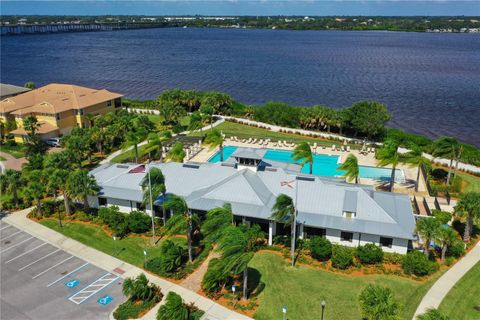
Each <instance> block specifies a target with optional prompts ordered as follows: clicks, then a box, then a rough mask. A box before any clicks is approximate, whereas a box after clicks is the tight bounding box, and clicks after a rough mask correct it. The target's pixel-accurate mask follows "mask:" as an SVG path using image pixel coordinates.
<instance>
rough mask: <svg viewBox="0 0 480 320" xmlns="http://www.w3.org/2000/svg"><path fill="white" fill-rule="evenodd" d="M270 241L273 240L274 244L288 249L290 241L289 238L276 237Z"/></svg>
mask: <svg viewBox="0 0 480 320" xmlns="http://www.w3.org/2000/svg"><path fill="white" fill-rule="evenodd" d="M272 240H273V243H274V244H279V245H283V246H285V247H290V243H291V241H290V237H289V236H281V235H277V236H274V237H273V239H272Z"/></svg>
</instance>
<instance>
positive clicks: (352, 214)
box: [343, 211, 357, 219]
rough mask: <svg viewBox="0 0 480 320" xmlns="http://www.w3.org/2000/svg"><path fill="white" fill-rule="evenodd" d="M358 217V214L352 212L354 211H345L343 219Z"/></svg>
mask: <svg viewBox="0 0 480 320" xmlns="http://www.w3.org/2000/svg"><path fill="white" fill-rule="evenodd" d="M356 215H357V213H356V212H352V211H343V217H344V218H349V219H351V218H355V216H356Z"/></svg>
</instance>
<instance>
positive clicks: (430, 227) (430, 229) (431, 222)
mask: <svg viewBox="0 0 480 320" xmlns="http://www.w3.org/2000/svg"><path fill="white" fill-rule="evenodd" d="M440 228H441V224H440V222H439V221H438V220H437V219H435V218H422V219H419V220H418V221H417V227H416V231H417V233H418V234H419V235H420V237H421V238H422V239H423V244H424V247H423V251H424V253H425V255H426V256H427V257H428V256H429V254H430V242H431V240H432V239H434V238H435V237H436V236H437V235H438V231H439V230H440Z"/></svg>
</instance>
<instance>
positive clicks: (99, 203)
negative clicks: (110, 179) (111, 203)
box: [98, 197, 107, 206]
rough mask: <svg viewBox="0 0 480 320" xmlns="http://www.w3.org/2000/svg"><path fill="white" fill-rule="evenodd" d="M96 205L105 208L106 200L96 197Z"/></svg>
mask: <svg viewBox="0 0 480 320" xmlns="http://www.w3.org/2000/svg"><path fill="white" fill-rule="evenodd" d="M98 205H99V206H106V205H107V198H101V197H98Z"/></svg>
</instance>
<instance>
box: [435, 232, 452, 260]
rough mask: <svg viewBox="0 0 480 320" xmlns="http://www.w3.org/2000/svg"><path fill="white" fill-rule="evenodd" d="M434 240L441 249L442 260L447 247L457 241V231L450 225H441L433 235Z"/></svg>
mask: <svg viewBox="0 0 480 320" xmlns="http://www.w3.org/2000/svg"><path fill="white" fill-rule="evenodd" d="M434 238H435V241H437V242H438V243H439V244H440V248H441V250H442V258H441V259H442V261H443V260H445V254H446V253H447V249H448V247H450V246H451V245H453V244H454V243H455V241H457V233H456V232H455V230H453V229H452V228H450V227H444V226H441V227H440V229H438V231H437V233H436V234H435V235H434Z"/></svg>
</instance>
